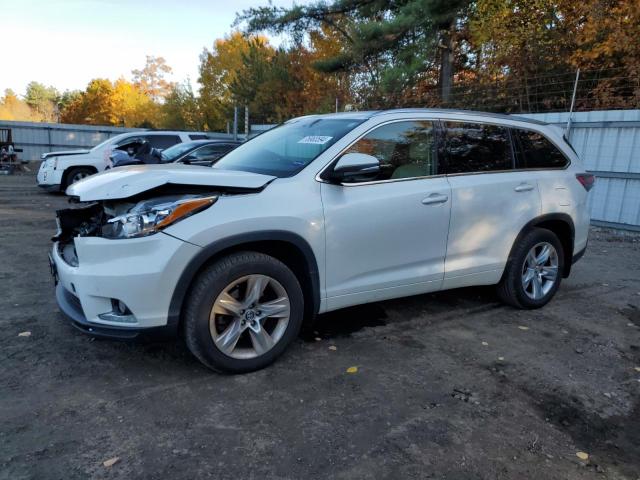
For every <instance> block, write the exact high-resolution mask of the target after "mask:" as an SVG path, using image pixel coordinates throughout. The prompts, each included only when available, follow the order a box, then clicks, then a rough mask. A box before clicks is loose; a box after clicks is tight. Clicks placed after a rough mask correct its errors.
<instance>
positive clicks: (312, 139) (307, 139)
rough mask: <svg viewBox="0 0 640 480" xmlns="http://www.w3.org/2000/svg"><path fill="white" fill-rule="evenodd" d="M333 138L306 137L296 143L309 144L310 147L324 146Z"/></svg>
mask: <svg viewBox="0 0 640 480" xmlns="http://www.w3.org/2000/svg"><path fill="white" fill-rule="evenodd" d="M332 138H333V137H325V136H323V135H308V136H306V137H304V138H303V139H301V140H298V143H310V144H312V145H324V144H325V143H327V142H328V141H329V140H331V139H332Z"/></svg>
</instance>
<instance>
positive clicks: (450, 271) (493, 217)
mask: <svg viewBox="0 0 640 480" xmlns="http://www.w3.org/2000/svg"><path fill="white" fill-rule="evenodd" d="M443 127H444V137H445V142H444V150H445V155H444V156H445V158H446V172H447V178H448V180H449V184H450V185H451V195H452V204H451V205H452V206H451V224H450V228H449V238H448V241H447V256H446V262H445V277H444V284H443V288H456V287H461V286H466V285H478V284H492V283H497V282H498V281H499V280H500V276H501V275H502V270H503V268H504V266H505V264H506V260H507V257H508V255H509V251H510V250H511V247H512V245H513V242H514V241H515V239H516V236H517V235H518V233H519V232H520V230H521V229H522V227H524V225H525V224H526V223H527V222H529V221H530V220H532V219H533V218H535V217H536V216H538V215H539V214H540V194H539V191H538V184H537V182H536V178H535V176H534V175H533V174H532V173H531V172H527V171H516V170H515V158H514V148H513V143H512V140H511V133H510V130H509V128H508V127H506V126H502V125H493V124H489V123H474V122H454V121H444V122H443Z"/></svg>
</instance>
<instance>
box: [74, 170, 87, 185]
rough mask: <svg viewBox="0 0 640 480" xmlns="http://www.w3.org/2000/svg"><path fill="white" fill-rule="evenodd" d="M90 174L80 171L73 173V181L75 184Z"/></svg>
mask: <svg viewBox="0 0 640 480" xmlns="http://www.w3.org/2000/svg"><path fill="white" fill-rule="evenodd" d="M88 176H89V173H87V172H78V173H76V174H75V175H73V177H71V183H72V184H74V183H76V182H79V181H80V180H82V179H83V178H87V177H88Z"/></svg>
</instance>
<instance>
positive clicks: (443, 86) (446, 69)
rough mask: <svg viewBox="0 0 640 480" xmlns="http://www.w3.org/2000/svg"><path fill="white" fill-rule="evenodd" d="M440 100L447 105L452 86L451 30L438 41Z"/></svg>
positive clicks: (444, 33)
mask: <svg viewBox="0 0 640 480" xmlns="http://www.w3.org/2000/svg"><path fill="white" fill-rule="evenodd" d="M439 83H440V100H441V101H442V103H443V104H448V103H449V101H450V99H451V86H452V85H453V35H452V34H451V30H446V31H445V32H443V34H442V37H441V39H440V79H439Z"/></svg>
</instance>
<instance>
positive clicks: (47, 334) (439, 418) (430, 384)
mask: <svg viewBox="0 0 640 480" xmlns="http://www.w3.org/2000/svg"><path fill="white" fill-rule="evenodd" d="M63 205H65V198H64V197H63V196H60V195H50V194H46V193H44V192H41V191H39V190H38V188H37V187H36V186H35V179H34V177H33V174H29V175H15V176H7V177H0V253H1V255H2V262H1V263H0V280H2V285H3V292H4V294H3V295H2V297H1V298H0V309H1V310H0V311H1V312H2V315H1V316H0V332H1V336H0V358H1V366H2V368H1V369H0V478H2V479H12V480H13V479H22V478H34V479H41V478H47V479H48V478H61V479H62V478H64V479H74V478H101V479H110V478H175V479H179V478H185V479H193V478H215V479H226V478H242V479H251V478H283V479H284V478H292V479H298V478H309V479H311V478H312V479H316V478H332V479H333V478H336V479H341V478H345V479H346V478H348V479H352V478H358V479H374V478H375V479H382V478H389V479H399V478H439V479H465V480H466V479H498V478H513V479H525V478H534V479H541V478H544V479H555V478H557V479H577V478H580V479H582V478H587V479H591V478H594V479H595V478H598V479H602V478H607V479H632V480H636V479H638V478H640V400H639V398H640V397H639V393H640V239H639V238H638V237H637V236H633V235H620V234H615V233H612V232H607V231H602V230H594V231H593V232H592V234H591V238H590V243H589V249H588V251H587V254H586V255H585V257H584V258H583V259H582V260H581V261H580V262H579V263H578V264H577V265H576V266H575V268H574V271H573V274H572V276H571V277H570V278H569V279H567V280H565V281H564V282H563V284H562V286H561V288H560V291H559V293H558V294H557V295H556V298H555V299H554V300H553V301H552V302H551V303H550V304H549V305H548V306H546V307H545V308H543V309H541V310H537V311H518V310H514V309H512V308H508V307H505V306H502V305H500V304H499V303H498V302H497V300H496V298H495V296H494V294H493V292H492V289H488V288H472V289H461V290H455V291H450V292H443V293H438V294H430V295H422V296H417V297H412V298H407V299H402V300H394V301H388V302H383V303H378V304H371V305H366V306H362V307H357V308H351V309H347V310H343V311H340V312H335V313H332V314H328V315H323V316H321V317H320V318H319V320H318V324H317V327H316V330H317V333H316V334H314V338H309V339H300V340H299V341H297V342H296V343H295V344H294V345H292V347H291V348H290V349H289V351H288V352H287V353H286V354H285V355H284V357H283V358H281V359H280V360H279V361H278V362H277V363H276V364H275V365H273V366H272V367H270V368H267V369H265V370H262V371H260V372H256V373H252V374H249V375H242V376H223V375H218V374H215V373H211V372H209V371H208V370H206V369H205V368H203V367H202V366H201V365H200V364H199V363H198V362H197V361H196V360H195V359H194V358H193V357H192V356H191V355H190V354H189V352H188V351H187V350H186V348H185V347H184V345H183V344H182V343H181V342H180V341H176V342H169V343H163V344H148V343H147V344H127V343H118V342H110V341H100V340H95V341H94V340H92V339H91V338H89V337H87V336H85V335H83V334H82V333H80V332H78V331H76V330H75V329H74V328H73V327H71V325H69V324H68V323H67V321H66V320H65V319H64V318H63V316H62V314H61V313H60V312H59V311H58V308H57V306H56V304H55V301H54V292H53V282H52V280H51V278H50V276H49V272H48V265H47V251H48V249H49V248H50V240H49V239H50V236H51V235H52V233H53V231H54V229H55V223H54V210H55V209H56V208H60V207H61V206H63ZM24 332H30V335H29V336H26V335H21V333H23V334H24ZM349 367H357V372H356V373H347V369H348V368H349ZM578 452H584V453H586V454H588V458H586V457H585V458H586V459H581V458H579V457H578V456H577V455H576V454H577V453H578ZM114 458H117V461H115V463H114V464H113V465H110V462H108V463H107V465H110V466H105V464H104V462H105V461H108V460H110V459H114Z"/></svg>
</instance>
